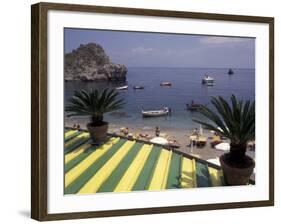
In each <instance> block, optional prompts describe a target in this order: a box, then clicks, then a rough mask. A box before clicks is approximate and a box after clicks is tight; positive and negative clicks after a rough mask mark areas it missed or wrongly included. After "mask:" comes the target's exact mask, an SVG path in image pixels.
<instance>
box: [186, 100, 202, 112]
mask: <svg viewBox="0 0 281 224" xmlns="http://www.w3.org/2000/svg"><path fill="white" fill-rule="evenodd" d="M200 107H201V104H199V103H194V101H193V100H192V101H191V104H189V103H187V104H186V109H187V110H190V111H197V110H198V109H200Z"/></svg>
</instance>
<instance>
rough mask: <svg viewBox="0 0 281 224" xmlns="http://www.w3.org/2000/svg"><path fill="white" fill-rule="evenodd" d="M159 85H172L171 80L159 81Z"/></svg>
mask: <svg viewBox="0 0 281 224" xmlns="http://www.w3.org/2000/svg"><path fill="white" fill-rule="evenodd" d="M160 86H172V83H171V82H161V83H160Z"/></svg>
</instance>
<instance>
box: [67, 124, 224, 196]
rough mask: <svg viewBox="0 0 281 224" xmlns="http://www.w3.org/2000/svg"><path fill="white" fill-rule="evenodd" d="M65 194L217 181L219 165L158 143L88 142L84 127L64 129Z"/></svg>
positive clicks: (219, 182)
mask: <svg viewBox="0 0 281 224" xmlns="http://www.w3.org/2000/svg"><path fill="white" fill-rule="evenodd" d="M64 153H65V157H64V158H65V160H64V164H65V169H64V170H65V186H64V187H65V188H64V190H65V194H89V193H98V192H128V191H138V190H164V189H179V188H194V187H212V186H222V185H223V177H222V171H221V170H220V168H219V167H217V166H215V165H212V164H210V163H208V162H206V161H203V160H200V159H197V158H195V157H192V156H190V155H185V154H182V153H179V152H176V151H173V150H171V149H168V148H163V147H161V146H159V145H155V144H151V143H149V142H147V143H146V142H142V141H138V140H127V139H125V138H122V137H110V136H109V137H108V140H107V142H106V143H104V144H103V145H100V146H93V145H91V140H90V138H89V133H88V132H86V131H77V130H70V129H66V131H65V148H64Z"/></svg>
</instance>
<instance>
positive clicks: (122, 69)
mask: <svg viewBox="0 0 281 224" xmlns="http://www.w3.org/2000/svg"><path fill="white" fill-rule="evenodd" d="M127 71H128V70H127V68H126V66H125V65H122V64H114V63H112V62H111V61H110V59H109V57H108V55H107V54H106V53H105V51H104V49H103V48H102V46H100V45H99V44H96V43H89V44H85V45H84V44H81V45H80V46H79V47H78V48H77V49H75V50H73V51H72V52H71V53H67V54H65V57H64V79H65V81H72V80H80V81H126V74H127Z"/></svg>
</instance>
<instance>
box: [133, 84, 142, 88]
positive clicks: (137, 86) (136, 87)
mask: <svg viewBox="0 0 281 224" xmlns="http://www.w3.org/2000/svg"><path fill="white" fill-rule="evenodd" d="M133 89H144V86H137V85H135V86H134V87H133Z"/></svg>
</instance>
